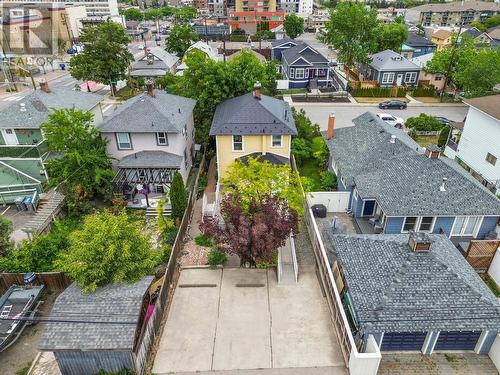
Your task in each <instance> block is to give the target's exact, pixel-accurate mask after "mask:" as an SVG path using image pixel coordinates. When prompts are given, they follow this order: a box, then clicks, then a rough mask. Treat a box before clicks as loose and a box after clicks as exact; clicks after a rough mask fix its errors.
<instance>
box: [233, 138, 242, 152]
mask: <svg viewBox="0 0 500 375" xmlns="http://www.w3.org/2000/svg"><path fill="white" fill-rule="evenodd" d="M233 151H243V136H242V135H233Z"/></svg>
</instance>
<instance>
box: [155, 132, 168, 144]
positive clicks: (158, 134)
mask: <svg viewBox="0 0 500 375" xmlns="http://www.w3.org/2000/svg"><path fill="white" fill-rule="evenodd" d="M160 133H162V134H165V143H161V142H160ZM156 144H157V145H158V146H168V134H167V133H166V132H157V133H156Z"/></svg>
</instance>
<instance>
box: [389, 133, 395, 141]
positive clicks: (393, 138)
mask: <svg viewBox="0 0 500 375" xmlns="http://www.w3.org/2000/svg"><path fill="white" fill-rule="evenodd" d="M389 143H396V136H395V135H394V134H393V135H391V140H390V141H389Z"/></svg>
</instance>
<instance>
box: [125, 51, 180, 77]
mask: <svg viewBox="0 0 500 375" xmlns="http://www.w3.org/2000/svg"><path fill="white" fill-rule="evenodd" d="M149 54H151V55H153V61H152V64H149V63H148V60H149V59H148V55H149ZM148 55H144V56H142V57H141V58H140V59H139V60H137V61H136V62H134V63H132V72H134V71H137V70H144V69H146V70H154V69H158V70H164V71H170V69H171V68H172V67H173V66H174V65H175V64H177V62H178V61H179V57H177V56H175V55H172V54H170V53H168V52H167V51H165V50H164V49H163V48H161V47H153V48H151V49H150V50H149V52H148ZM164 74H165V72H164ZM136 76H137V74H136Z"/></svg>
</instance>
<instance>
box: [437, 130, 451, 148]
mask: <svg viewBox="0 0 500 375" xmlns="http://www.w3.org/2000/svg"><path fill="white" fill-rule="evenodd" d="M449 134H450V127H449V126H445V127H444V128H443V129H441V133H439V138H438V146H439V147H443V146H445V145H446V141H448V135H449Z"/></svg>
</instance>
